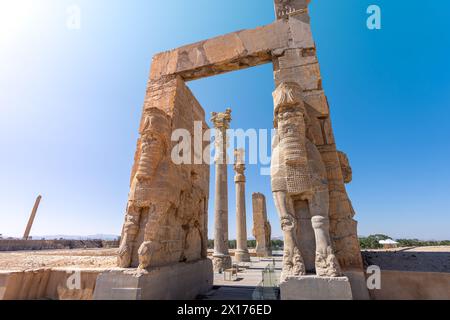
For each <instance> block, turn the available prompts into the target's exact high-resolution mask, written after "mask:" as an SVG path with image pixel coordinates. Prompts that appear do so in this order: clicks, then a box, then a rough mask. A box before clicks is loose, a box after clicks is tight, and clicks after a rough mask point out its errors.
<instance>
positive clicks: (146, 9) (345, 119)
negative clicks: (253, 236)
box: [0, 0, 450, 239]
mask: <svg viewBox="0 0 450 320" xmlns="http://www.w3.org/2000/svg"><path fill="white" fill-rule="evenodd" d="M72 4H77V5H78V6H79V8H80V9H81V29H80V30H76V31H74V30H69V29H67V27H66V19H67V12H66V9H67V7H68V6H69V5H72ZM369 4H378V5H379V6H380V7H381V9H382V30H379V31H370V30H368V29H367V28H366V18H367V14H366V8H367V7H368V5H369ZM310 12H311V16H312V27H313V32H314V37H315V40H316V43H317V48H318V55H319V59H320V64H321V70H322V76H323V85H324V88H325V90H326V93H327V95H328V99H329V102H330V105H331V110H332V119H333V125H334V130H335V135H336V140H337V143H338V148H339V149H341V150H343V151H345V152H346V153H347V154H348V156H349V158H350V161H351V164H352V167H353V177H354V179H353V182H352V183H351V184H350V185H349V186H348V192H349V195H350V197H351V199H352V202H353V205H354V207H355V210H356V212H357V215H356V219H357V220H358V221H359V234H360V235H368V234H373V233H385V234H388V235H391V236H393V237H396V238H398V237H415V238H421V239H444V238H447V239H448V238H450V231H449V230H450V215H449V213H450V212H449V211H450V209H449V208H450V170H449V167H448V165H449V163H450V148H449V145H450V142H449V138H450V126H449V125H448V123H447V122H448V119H449V116H450V108H449V101H450V63H449V58H448V57H450V19H448V12H450V2H448V1H438V2H427V1H400V0H398V1H388V0H371V1H365V0H342V1H336V0H313V1H312V4H311V6H310ZM273 20H274V13H273V2H272V0H245V1H242V0H228V1H211V0H193V1H185V0H172V1H165V2H164V3H163V1H144V0H142V1H137V0H134V1H133V0H132V1H118V0H113V1H112V0H96V1H92V0H85V1H76V0H71V1H65V0H53V1H51V0H33V1H28V0H0V148H1V156H0V233H3V234H4V235H13V236H20V235H21V234H22V233H23V230H24V228H25V224H26V222H27V219H28V215H29V212H30V210H31V208H32V206H33V203H34V200H35V197H36V196H37V195H38V194H39V193H40V194H42V195H43V200H42V203H41V207H40V210H39V212H38V216H37V218H36V221H35V225H34V227H33V230H32V234H35V235H49V234H68V235H71V234H72V235H89V234H98V233H104V234H107V233H108V234H119V233H120V230H121V226H122V222H123V217H124V210H125V205H126V200H127V194H128V182H129V175H130V169H131V165H132V161H133V155H134V148H135V142H136V139H137V131H138V130H137V128H138V123H139V119H140V113H141V108H142V102H143V98H144V93H145V87H146V82H147V77H148V73H149V68H150V61H151V57H152V56H153V55H154V54H155V53H157V52H160V51H164V50H168V49H171V48H175V47H178V46H180V45H183V44H188V43H191V42H195V41H199V40H203V39H206V38H209V37H212V36H216V35H220V34H223V33H228V32H232V31H236V30H239V29H245V28H254V27H256V26H259V25H265V24H269V23H271V22H272V21H273ZM272 78H273V76H272V69H271V65H265V66H261V67H257V68H253V69H249V70H244V71H240V72H235V73H230V74H226V75H222V76H218V77H215V78H208V79H203V80H199V81H195V82H190V83H189V86H190V88H191V89H192V90H193V92H194V94H195V95H196V96H197V98H198V100H199V101H200V102H201V104H202V105H203V107H204V108H205V110H206V112H207V113H208V114H209V112H211V111H221V110H224V109H225V108H226V107H229V106H230V107H232V108H233V118H234V121H233V123H232V126H233V127H234V128H244V129H248V128H257V129H258V128H267V129H270V128H271V126H272V110H273V104H272V98H271V92H272V90H273V80H272ZM208 120H209V119H208ZM229 171H230V190H229V194H230V201H229V207H230V238H234V235H235V231H234V230H235V211H234V203H235V202H234V186H233V183H232V182H231V181H232V180H231V178H232V172H231V171H232V170H231V167H230V170H229ZM258 172H259V171H258V168H257V167H256V166H249V167H248V170H247V181H248V183H247V215H248V229H249V234H250V231H251V221H252V220H251V193H252V192H257V191H259V192H263V193H265V194H266V197H267V199H268V210H269V217H270V220H271V223H272V226H273V234H274V235H275V236H278V235H281V231H280V227H279V223H278V218H277V216H276V213H275V210H274V206H273V201H272V197H271V194H270V184H269V178H268V177H266V176H260V175H259V174H258ZM211 179H214V171H212V175H211ZM212 181H213V180H212ZM212 203H213V202H212V201H211V199H210V215H209V217H210V235H211V236H212V223H213V215H212V210H211V209H212Z"/></svg>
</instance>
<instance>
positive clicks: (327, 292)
mask: <svg viewBox="0 0 450 320" xmlns="http://www.w3.org/2000/svg"><path fill="white" fill-rule="evenodd" d="M280 298H281V300H352V299H353V296H352V288H351V286H350V281H349V280H348V278H347V277H318V276H300V277H288V278H287V279H286V280H285V281H283V282H282V283H280Z"/></svg>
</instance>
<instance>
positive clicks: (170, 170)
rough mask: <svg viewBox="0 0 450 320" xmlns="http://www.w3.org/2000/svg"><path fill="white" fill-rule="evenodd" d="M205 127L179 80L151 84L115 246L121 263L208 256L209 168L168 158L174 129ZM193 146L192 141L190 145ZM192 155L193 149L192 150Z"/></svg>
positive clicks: (198, 108)
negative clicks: (117, 244) (128, 191)
mask: <svg viewBox="0 0 450 320" xmlns="http://www.w3.org/2000/svg"><path fill="white" fill-rule="evenodd" d="M195 121H199V122H200V123H202V133H203V131H204V130H206V129H207V125H206V123H205V119H204V111H203V109H202V108H201V106H200V105H199V103H198V102H197V100H196V99H195V98H194V96H193V95H192V93H191V92H190V90H189V89H188V88H187V87H186V85H185V84H184V82H183V80H182V79H181V78H179V77H177V78H173V79H169V80H168V81H166V82H157V83H153V82H150V83H149V90H148V92H147V97H146V101H145V104H144V111H143V116H142V121H141V126H140V135H141V136H140V138H139V140H138V143H137V146H138V147H137V151H136V156H135V164H134V166H133V170H132V178H131V181H132V182H131V188H130V194H129V200H128V206H127V214H126V217H125V223H124V228H123V232H122V242H121V246H120V248H119V256H118V264H119V266H120V267H125V268H126V267H139V268H141V269H146V268H149V267H158V266H164V265H169V264H174V263H178V262H189V261H196V260H200V259H205V258H206V250H207V208H208V196H209V195H208V192H209V167H208V165H206V164H182V165H180V164H176V163H174V161H172V158H171V155H172V151H173V150H177V149H176V148H177V145H178V141H176V142H173V141H171V133H172V132H173V131H174V130H175V129H181V128H182V129H186V130H187V131H188V132H189V133H190V134H191V137H192V140H193V135H194V122H195ZM191 147H192V148H193V145H192V146H191ZM191 151H192V152H191V154H194V150H191ZM191 163H193V162H191Z"/></svg>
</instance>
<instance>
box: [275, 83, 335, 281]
mask: <svg viewBox="0 0 450 320" xmlns="http://www.w3.org/2000/svg"><path fill="white" fill-rule="evenodd" d="M273 97H274V105H275V112H274V116H275V119H274V124H275V128H276V129H277V130H276V135H275V140H274V144H273V150H272V164H271V178H272V181H271V182H272V193H273V197H274V200H275V206H276V208H277V211H278V214H279V217H280V220H281V228H282V230H283V234H284V258H283V272H282V279H285V278H286V277H287V276H300V275H304V274H306V270H305V264H304V260H303V257H302V252H300V245H299V238H300V237H299V224H298V222H299V221H300V217H299V215H300V213H299V209H298V208H299V207H300V206H299V205H298V202H301V201H303V202H307V208H308V210H309V214H310V217H311V224H312V228H313V230H314V235H315V252H316V254H315V270H316V274H317V275H319V276H328V277H338V276H340V275H341V271H340V267H339V263H338V260H337V259H336V257H335V255H334V251H333V248H332V244H331V240H330V233H329V218H328V215H329V191H328V181H327V174H326V169H325V166H324V163H323V161H322V158H321V155H320V153H319V150H318V149H317V147H316V145H315V144H314V143H313V142H311V140H312V138H310V137H309V133H308V115H307V112H306V109H305V104H304V102H303V97H302V88H301V87H300V86H299V85H298V84H297V83H294V82H284V83H281V84H280V85H279V86H278V88H277V89H276V90H275V92H274V93H273Z"/></svg>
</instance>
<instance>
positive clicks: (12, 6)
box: [0, 0, 40, 45]
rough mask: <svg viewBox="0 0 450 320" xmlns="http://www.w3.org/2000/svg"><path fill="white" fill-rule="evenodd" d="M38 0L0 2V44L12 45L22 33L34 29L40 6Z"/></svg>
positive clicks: (3, 0)
mask: <svg viewBox="0 0 450 320" xmlns="http://www.w3.org/2000/svg"><path fill="white" fill-rule="evenodd" d="M39 2H40V1H36V0H0V44H4V45H5V44H10V43H11V42H12V41H14V39H15V38H16V37H18V36H19V34H20V33H21V32H23V31H24V30H26V29H27V28H32V27H33V25H32V20H33V16H34V14H35V13H36V10H37V9H38V7H39V6H40V4H39Z"/></svg>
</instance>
